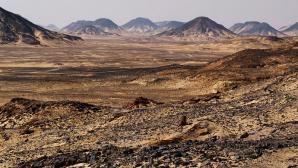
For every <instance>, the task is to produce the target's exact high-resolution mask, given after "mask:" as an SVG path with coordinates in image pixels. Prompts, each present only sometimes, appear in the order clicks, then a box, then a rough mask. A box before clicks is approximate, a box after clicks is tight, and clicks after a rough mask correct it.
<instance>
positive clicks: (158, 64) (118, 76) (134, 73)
mask: <svg viewBox="0 0 298 168" xmlns="http://www.w3.org/2000/svg"><path fill="white" fill-rule="evenodd" d="M288 43H290V42H288V40H283V41H272V40H271V39H267V38H247V39H237V40H225V41H220V42H208V43H207V42H201V43H200V42H173V41H172V42H171V41H161V40H153V39H101V40H85V41H83V42H80V43H78V44H73V45H71V46H62V47H40V46H37V47H29V46H23V47H20V46H17V47H16V46H6V47H5V46H4V47H3V46H2V47H1V50H0V94H1V97H0V104H4V103H6V102H8V101H9V100H10V99H11V98H14V97H24V98H31V99H38V100H76V101H82V102H88V103H93V104H100V105H102V104H104V105H112V106H122V105H124V104H126V103H128V102H131V101H132V100H133V99H135V98H136V97H139V96H146V97H149V98H152V99H155V100H159V101H167V102H168V101H177V100H179V99H181V98H184V97H188V96H189V95H191V96H192V95H193V94H192V93H191V92H189V91H188V92H185V91H184V90H183V89H180V90H179V86H176V87H173V88H170V87H160V86H159V85H154V84H153V83H156V82H158V81H160V80H166V78H167V77H164V78H159V77H158V76H154V77H153V78H152V84H151V85H146V84H145V83H144V82H142V81H135V82H130V81H134V80H135V79H136V78H138V77H139V76H143V75H145V74H146V75H148V74H150V73H152V74H155V73H157V72H161V71H163V70H165V69H173V72H169V74H168V75H167V76H168V77H169V76H170V75H171V74H177V73H178V72H183V71H187V70H188V69H193V70H194V71H195V70H196V69H198V67H200V66H202V65H204V64H207V63H209V62H211V61H214V60H216V59H219V58H221V57H223V56H226V55H229V54H232V53H235V52H237V51H240V50H243V49H246V48H272V47H279V46H283V45H288ZM177 85H179V84H177ZM196 94H197V93H196Z"/></svg>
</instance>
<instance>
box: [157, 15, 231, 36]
mask: <svg viewBox="0 0 298 168" xmlns="http://www.w3.org/2000/svg"><path fill="white" fill-rule="evenodd" d="M158 36H161V37H166V36H168V37H178V38H185V39H194V40H199V39H220V38H231V37H236V35H235V34H234V33H233V32H231V31H230V30H228V29H226V28H225V27H224V26H222V25H220V24H218V23H216V22H214V21H213V20H211V19H209V18H207V17H198V18H195V19H193V20H191V21H189V22H187V23H185V24H184V25H182V26H180V27H178V28H176V29H173V30H170V31H166V32H163V33H161V34H159V35H158Z"/></svg>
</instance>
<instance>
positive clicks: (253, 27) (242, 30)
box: [230, 22, 286, 36]
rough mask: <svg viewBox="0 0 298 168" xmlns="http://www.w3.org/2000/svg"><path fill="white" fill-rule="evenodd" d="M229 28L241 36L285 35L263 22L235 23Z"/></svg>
mask: <svg viewBox="0 0 298 168" xmlns="http://www.w3.org/2000/svg"><path fill="white" fill-rule="evenodd" d="M230 30H231V31H233V32H234V33H236V34H239V35H242V36H286V35H285V34H283V33H282V32H280V31H278V30H276V29H275V28H273V27H272V26H270V25H269V24H268V23H265V22H263V23H260V22H245V23H237V24H235V25H234V26H232V27H231V28H230Z"/></svg>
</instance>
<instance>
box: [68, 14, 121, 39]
mask: <svg viewBox="0 0 298 168" xmlns="http://www.w3.org/2000/svg"><path fill="white" fill-rule="evenodd" d="M86 29H88V30H86ZM84 30H86V31H84ZM121 31H122V29H121V28H120V27H119V26H118V25H117V24H115V23H114V22H113V21H111V20H109V19H105V18H101V19H97V20H95V21H87V20H80V21H77V22H73V23H71V24H69V25H68V26H66V27H64V28H63V29H62V32H65V33H69V34H80V35H92V34H93V35H98V36H100V35H104V36H107V35H116V34H120V33H121ZM84 33H86V34H84Z"/></svg>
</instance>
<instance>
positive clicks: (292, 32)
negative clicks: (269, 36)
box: [282, 22, 298, 36]
mask: <svg viewBox="0 0 298 168" xmlns="http://www.w3.org/2000/svg"><path fill="white" fill-rule="evenodd" d="M282 32H283V33H285V34H287V35H289V36H298V22H296V23H295V24H293V25H292V26H289V27H288V28H286V29H285V30H283V31H282Z"/></svg>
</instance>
